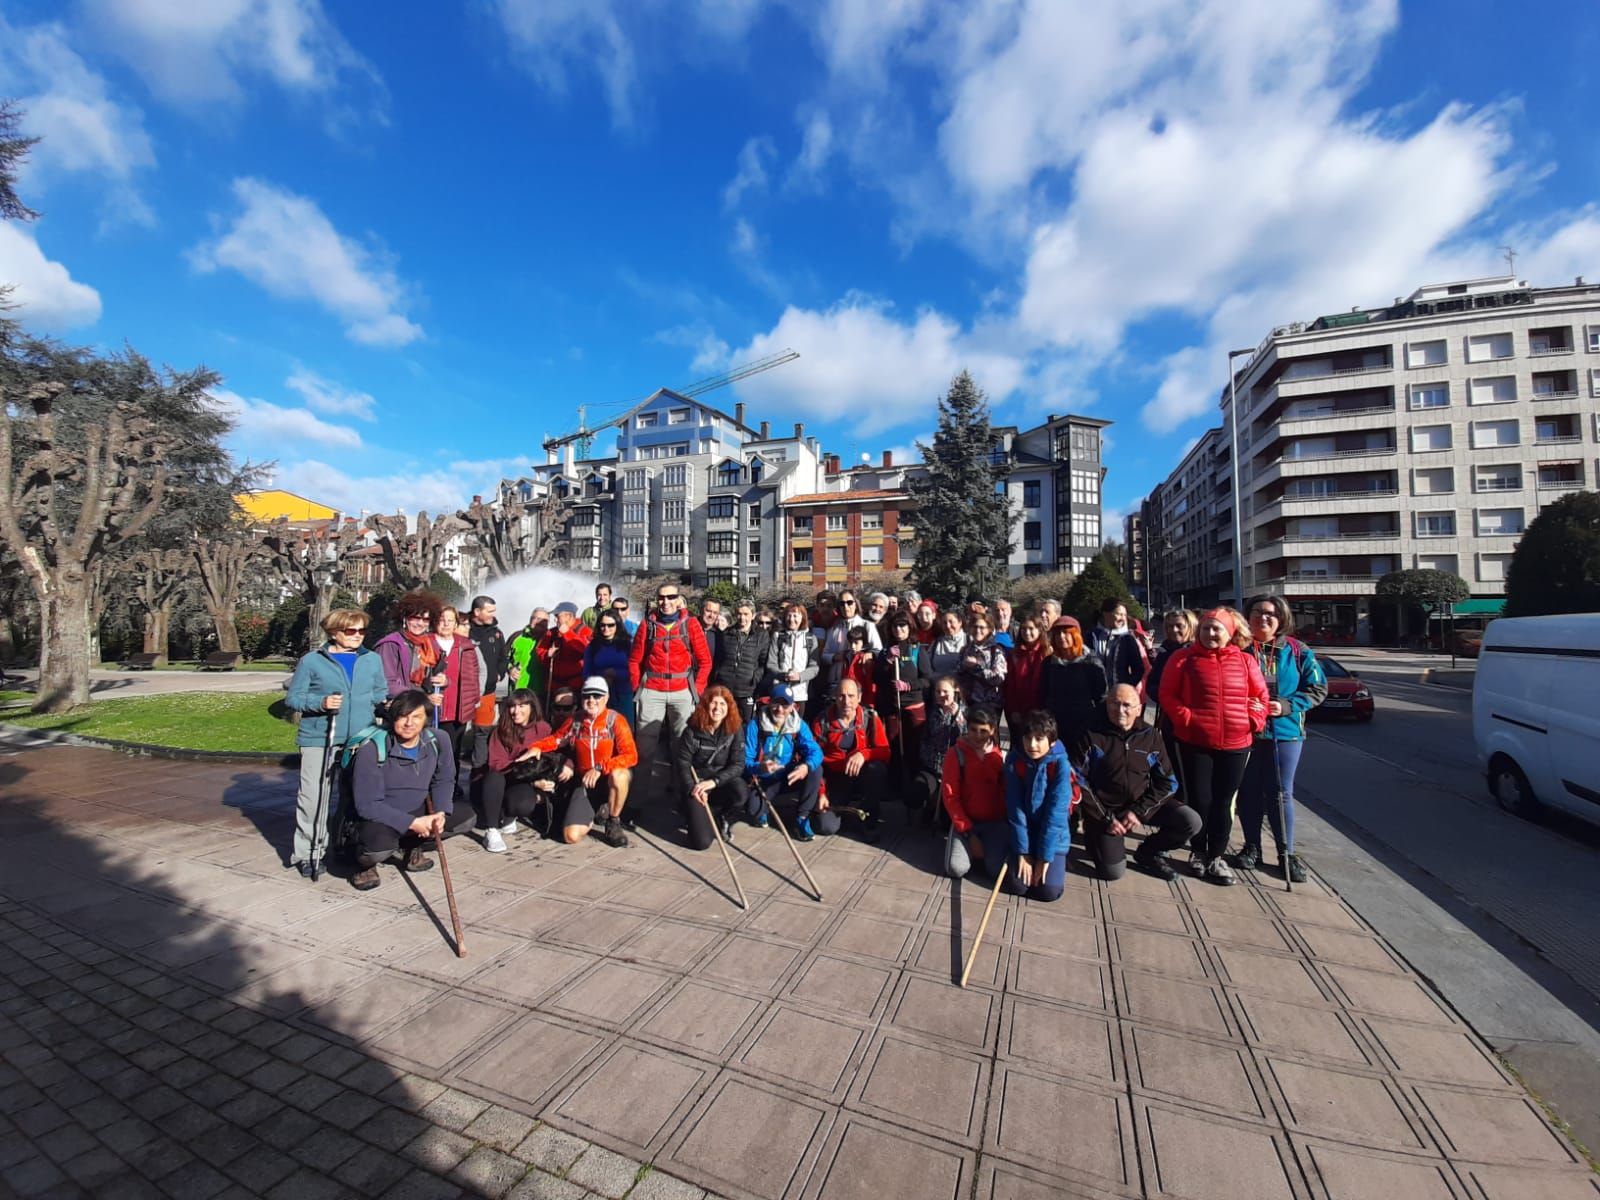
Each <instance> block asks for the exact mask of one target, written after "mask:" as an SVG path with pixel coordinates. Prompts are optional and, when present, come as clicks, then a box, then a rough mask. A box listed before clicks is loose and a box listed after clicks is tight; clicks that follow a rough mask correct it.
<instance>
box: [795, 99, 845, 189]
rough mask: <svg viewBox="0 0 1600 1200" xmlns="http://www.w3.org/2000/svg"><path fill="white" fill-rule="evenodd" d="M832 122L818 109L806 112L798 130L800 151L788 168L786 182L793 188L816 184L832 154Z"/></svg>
mask: <svg viewBox="0 0 1600 1200" xmlns="http://www.w3.org/2000/svg"><path fill="white" fill-rule="evenodd" d="M833 149H834V146H833V122H832V121H831V120H829V118H828V114H827V113H825V112H823V111H821V110H820V109H819V110H816V111H813V112H811V113H809V114H807V116H806V118H805V122H804V124H803V125H802V127H801V130H800V153H799V154H798V155H796V156H795V160H794V165H793V166H791V167H790V168H789V175H788V178H787V180H786V182H787V184H788V185H789V186H790V187H793V188H809V187H815V186H817V184H818V182H819V179H820V177H821V175H822V170H823V168H824V167H826V166H827V165H828V159H829V157H830V156H831V155H832V154H833Z"/></svg>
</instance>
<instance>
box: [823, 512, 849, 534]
mask: <svg viewBox="0 0 1600 1200" xmlns="http://www.w3.org/2000/svg"><path fill="white" fill-rule="evenodd" d="M848 522H849V517H847V516H846V515H845V514H844V513H829V514H828V531H829V532H830V533H837V532H839V531H840V530H842V529H845V528H847V527H848Z"/></svg>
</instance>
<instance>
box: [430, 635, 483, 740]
mask: <svg viewBox="0 0 1600 1200" xmlns="http://www.w3.org/2000/svg"><path fill="white" fill-rule="evenodd" d="M433 640H434V643H435V644H436V645H437V644H438V642H439V639H438V637H437V636H435V637H434V639H433ZM439 667H440V669H441V670H443V671H444V675H445V685H444V702H443V703H442V704H440V705H439V719H440V720H441V721H462V722H465V723H468V724H471V723H472V722H473V721H474V720H476V718H477V715H478V700H479V698H480V697H481V696H482V695H483V691H484V687H483V676H484V673H485V671H486V670H487V665H486V664H485V662H484V660H483V653H482V651H481V650H480V649H479V647H478V643H477V642H475V641H474V640H473V639H472V638H470V637H468V636H467V635H465V634H460V633H458V634H456V635H455V637H454V638H452V639H451V641H450V650H449V652H448V653H446V651H445V649H444V647H443V646H440V647H439Z"/></svg>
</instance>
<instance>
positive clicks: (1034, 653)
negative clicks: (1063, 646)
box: [1005, 638, 1050, 713]
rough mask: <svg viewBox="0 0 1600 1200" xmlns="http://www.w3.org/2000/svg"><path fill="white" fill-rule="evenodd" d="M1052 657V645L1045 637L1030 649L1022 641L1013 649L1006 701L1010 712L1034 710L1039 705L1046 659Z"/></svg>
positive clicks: (1007, 670)
mask: <svg viewBox="0 0 1600 1200" xmlns="http://www.w3.org/2000/svg"><path fill="white" fill-rule="evenodd" d="M1049 657H1050V647H1049V646H1047V645H1045V641H1044V639H1043V638H1040V639H1038V641H1036V642H1034V643H1033V649H1032V650H1030V649H1029V648H1028V647H1026V646H1024V645H1023V644H1022V643H1021V642H1018V643H1017V644H1016V645H1015V646H1013V647H1012V649H1011V654H1010V660H1011V661H1010V662H1009V663H1008V664H1007V666H1006V682H1005V703H1006V711H1007V712H1008V713H1026V712H1032V711H1033V710H1034V709H1036V708H1038V707H1039V704H1040V698H1041V697H1042V696H1043V694H1044V693H1043V692H1042V690H1041V685H1042V683H1043V680H1044V660H1045V659H1047V658H1049Z"/></svg>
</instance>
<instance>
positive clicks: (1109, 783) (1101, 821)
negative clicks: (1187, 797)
mask: <svg viewBox="0 0 1600 1200" xmlns="http://www.w3.org/2000/svg"><path fill="white" fill-rule="evenodd" d="M1074 757H1076V758H1078V759H1079V760H1081V761H1082V763H1083V769H1082V771H1081V775H1082V778H1083V781H1084V783H1085V784H1087V785H1088V786H1087V787H1085V788H1084V790H1083V800H1082V805H1083V819H1084V820H1085V821H1086V822H1088V823H1090V824H1091V825H1107V824H1109V823H1110V822H1111V819H1112V818H1113V817H1117V816H1120V815H1122V814H1123V813H1125V812H1127V811H1128V810H1129V809H1132V810H1133V813H1134V815H1135V816H1137V817H1138V818H1139V820H1141V821H1148V820H1149V819H1150V818H1151V817H1152V816H1154V815H1155V813H1156V811H1157V810H1158V809H1160V808H1161V806H1162V805H1164V804H1166V803H1167V801H1168V800H1170V799H1172V797H1173V795H1174V793H1176V791H1177V790H1178V781H1177V777H1176V776H1175V775H1174V774H1173V772H1172V764H1171V763H1170V762H1168V761H1167V747H1166V743H1165V742H1163V741H1162V740H1161V731H1160V730H1159V729H1157V728H1155V727H1154V726H1152V725H1146V724H1145V723H1144V721H1142V720H1140V721H1138V722H1136V723H1135V724H1134V726H1133V728H1132V729H1129V730H1121V729H1118V728H1117V727H1116V726H1115V725H1113V724H1112V723H1111V719H1110V718H1109V717H1107V716H1106V715H1105V714H1103V713H1102V714H1101V716H1100V719H1099V720H1098V721H1097V722H1095V724H1094V725H1093V726H1091V727H1090V728H1089V729H1088V730H1087V731H1086V732H1085V733H1084V735H1083V737H1082V738H1081V739H1080V740H1079V742H1078V746H1077V753H1076V754H1075V756H1074Z"/></svg>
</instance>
